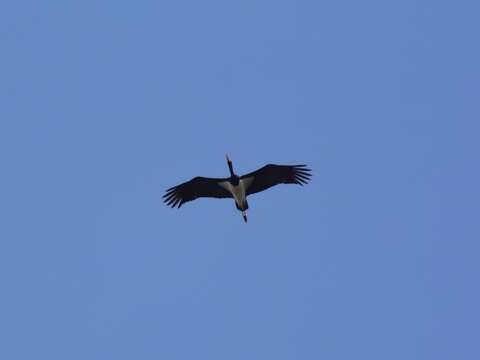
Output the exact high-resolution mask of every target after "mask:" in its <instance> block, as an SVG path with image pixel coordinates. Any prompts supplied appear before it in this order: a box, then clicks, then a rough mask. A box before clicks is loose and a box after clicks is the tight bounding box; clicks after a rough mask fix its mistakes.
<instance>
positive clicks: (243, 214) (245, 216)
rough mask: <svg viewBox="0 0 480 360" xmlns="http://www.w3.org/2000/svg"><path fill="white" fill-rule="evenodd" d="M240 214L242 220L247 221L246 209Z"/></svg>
mask: <svg viewBox="0 0 480 360" xmlns="http://www.w3.org/2000/svg"><path fill="white" fill-rule="evenodd" d="M242 216H243V220H244V221H245V222H247V212H246V211H242Z"/></svg>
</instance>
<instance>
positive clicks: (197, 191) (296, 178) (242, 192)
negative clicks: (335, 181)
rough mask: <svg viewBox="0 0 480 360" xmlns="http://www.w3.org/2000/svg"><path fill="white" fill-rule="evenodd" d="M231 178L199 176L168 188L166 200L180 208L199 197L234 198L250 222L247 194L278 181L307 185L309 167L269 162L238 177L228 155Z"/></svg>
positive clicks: (275, 183)
mask: <svg viewBox="0 0 480 360" xmlns="http://www.w3.org/2000/svg"><path fill="white" fill-rule="evenodd" d="M226 158H227V163H228V168H229V170H230V177H229V178H223V179H214V178H206V177H200V176H197V177H195V178H193V179H192V180H190V181H187V182H185V183H183V184H180V185H177V186H174V187H172V188H170V189H168V190H167V191H166V193H165V195H163V198H164V202H165V203H166V204H167V205H168V206H171V207H172V208H174V207H176V206H178V208H180V207H181V206H182V205H183V204H185V203H186V202H189V201H192V200H195V199H197V198H200V197H209V198H233V199H235V205H236V206H237V209H238V210H239V211H241V212H242V216H243V220H245V222H247V209H248V202H247V196H248V195H251V194H255V193H257V192H260V191H263V190H266V189H268V188H270V187H272V186H275V185H278V184H298V185H302V186H303V185H304V184H307V183H308V181H309V180H310V177H311V174H310V171H311V170H310V169H308V168H307V166H306V165H274V164H269V165H265V166H264V167H262V168H260V169H258V170H257V171H254V172H251V173H249V174H246V175H243V176H238V175H236V174H235V173H234V172H233V165H232V161H231V160H230V159H229V157H228V155H227V156H226Z"/></svg>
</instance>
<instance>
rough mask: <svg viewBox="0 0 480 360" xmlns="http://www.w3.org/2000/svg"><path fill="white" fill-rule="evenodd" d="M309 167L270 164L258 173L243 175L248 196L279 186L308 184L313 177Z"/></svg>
mask: <svg viewBox="0 0 480 360" xmlns="http://www.w3.org/2000/svg"><path fill="white" fill-rule="evenodd" d="M310 171H311V170H310V169H309V168H307V165H273V164H269V165H266V166H264V167H262V168H261V169H258V170H257V171H254V172H251V173H249V174H246V175H243V176H242V177H241V178H242V180H244V181H245V183H246V184H247V195H250V194H254V193H257V192H260V191H263V190H265V189H268V188H270V187H272V186H275V185H278V184H299V185H302V186H303V184H307V183H308V181H309V180H310V177H311V176H312V175H311V174H310Z"/></svg>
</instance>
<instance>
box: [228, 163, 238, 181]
mask: <svg viewBox="0 0 480 360" xmlns="http://www.w3.org/2000/svg"><path fill="white" fill-rule="evenodd" d="M228 169H229V170H230V176H231V177H232V178H233V177H235V176H237V175H235V173H234V172H233V165H232V163H231V162H230V161H229V162H228Z"/></svg>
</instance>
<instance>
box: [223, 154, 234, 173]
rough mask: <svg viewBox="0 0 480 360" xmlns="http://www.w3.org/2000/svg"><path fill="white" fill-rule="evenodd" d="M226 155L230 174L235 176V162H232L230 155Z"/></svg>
mask: <svg viewBox="0 0 480 360" xmlns="http://www.w3.org/2000/svg"><path fill="white" fill-rule="evenodd" d="M225 157H226V158H227V164H228V169H229V170H230V176H232V177H234V176H235V173H234V172H233V163H232V160H230V158H229V157H228V155H225Z"/></svg>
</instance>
